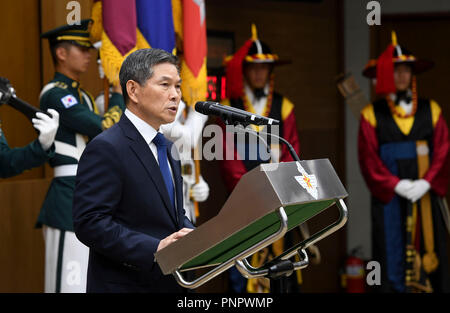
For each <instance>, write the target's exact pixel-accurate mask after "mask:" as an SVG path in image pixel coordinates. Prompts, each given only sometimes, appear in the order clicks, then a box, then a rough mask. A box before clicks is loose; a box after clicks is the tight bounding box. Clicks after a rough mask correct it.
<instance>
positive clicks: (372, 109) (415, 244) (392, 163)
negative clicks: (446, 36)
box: [358, 32, 450, 292]
mask: <svg viewBox="0 0 450 313" xmlns="http://www.w3.org/2000/svg"><path fill="white" fill-rule="evenodd" d="M432 65H433V63H432V62H430V61H427V60H423V59H418V58H416V57H415V56H414V55H413V54H411V53H410V52H409V51H408V50H406V49H405V47H403V46H400V45H399V44H398V43H397V36H396V35H395V33H394V32H393V33H392V43H391V44H390V45H389V46H388V48H387V49H386V50H385V51H384V52H383V53H382V54H381V56H380V57H379V58H378V59H376V60H371V61H369V63H368V64H367V66H366V68H365V69H364V71H363V75H364V76H366V77H368V78H371V79H375V78H376V94H377V95H378V96H379V97H378V99H377V100H376V101H374V102H373V103H372V104H369V105H367V106H366V107H365V108H364V109H363V110H362V111H361V118H360V128H359V136H358V154H359V163H360V167H361V172H362V174H363V176H364V179H365V180H366V183H367V186H368V187H369V190H370V192H371V194H372V199H371V200H372V201H371V204H372V213H371V214H372V242H373V243H372V250H373V260H376V261H378V262H380V264H381V285H380V287H378V288H379V290H377V291H381V292H432V291H435V292H449V291H450V274H449V260H448V255H447V236H446V235H447V234H446V229H445V228H446V226H445V223H444V220H445V216H446V214H445V213H444V212H445V208H444V203H443V201H442V198H443V197H444V196H445V194H446V192H447V187H448V181H449V178H450V175H449V169H448V155H449V149H450V146H449V137H448V127H447V124H446V122H445V120H444V118H443V115H442V111H441V107H440V106H439V105H438V104H437V103H436V102H435V101H434V100H430V99H425V98H419V97H418V93H417V86H416V77H415V75H417V74H420V73H423V72H425V71H426V70H428V69H430V68H431V67H432ZM447 210H448V209H447ZM447 217H448V215H447Z"/></svg>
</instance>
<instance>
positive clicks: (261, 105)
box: [244, 84, 269, 115]
mask: <svg viewBox="0 0 450 313" xmlns="http://www.w3.org/2000/svg"><path fill="white" fill-rule="evenodd" d="M244 90H245V94H246V96H247V98H248V100H249V101H250V102H251V103H252V105H253V108H254V109H255V113H256V114H258V115H262V114H263V113H264V112H263V111H264V109H265V107H266V102H267V96H264V97H261V98H259V99H258V100H256V98H255V94H254V93H253V90H252V89H251V88H250V86H249V85H247V84H245V86H244ZM264 93H265V94H266V95H267V94H269V84H266V86H265V87H264Z"/></svg>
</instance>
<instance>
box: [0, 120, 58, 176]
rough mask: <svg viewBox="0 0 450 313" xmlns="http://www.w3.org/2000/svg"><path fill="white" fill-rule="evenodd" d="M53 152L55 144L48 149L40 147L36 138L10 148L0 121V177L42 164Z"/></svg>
mask: <svg viewBox="0 0 450 313" xmlns="http://www.w3.org/2000/svg"><path fill="white" fill-rule="evenodd" d="M54 154H55V146H54V145H52V147H51V148H50V149H49V150H48V151H44V150H43V149H42V146H41V144H40V143H39V140H38V139H36V140H34V141H33V142H31V143H30V144H28V145H27V146H25V147H21V148H10V147H9V145H8V142H7V141H6V138H5V136H4V135H3V131H2V128H1V123H0V177H1V178H6V177H11V176H15V175H19V174H20V173H22V172H23V171H25V170H28V169H31V168H33V167H37V166H41V165H43V164H44V163H45V162H46V161H47V160H48V159H49V158H51V157H53V156H54Z"/></svg>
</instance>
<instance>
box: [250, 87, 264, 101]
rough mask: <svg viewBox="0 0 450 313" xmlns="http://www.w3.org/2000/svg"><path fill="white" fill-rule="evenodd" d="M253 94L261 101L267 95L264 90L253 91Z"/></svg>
mask: <svg viewBox="0 0 450 313" xmlns="http://www.w3.org/2000/svg"><path fill="white" fill-rule="evenodd" d="M253 94H254V95H255V99H256V100H259V99H261V98H262V97H266V96H267V95H266V93H265V92H264V88H256V89H255V90H253Z"/></svg>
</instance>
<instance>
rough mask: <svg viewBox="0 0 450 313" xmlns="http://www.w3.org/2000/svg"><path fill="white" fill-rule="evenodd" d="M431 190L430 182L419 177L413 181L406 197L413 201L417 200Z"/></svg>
mask: <svg viewBox="0 0 450 313" xmlns="http://www.w3.org/2000/svg"><path fill="white" fill-rule="evenodd" d="M428 190H430V183H429V182H427V181H426V180H425V179H418V180H415V181H413V182H412V188H411V189H409V190H408V191H407V194H406V198H408V199H409V200H411V202H413V203H414V202H416V201H417V200H419V199H420V198H422V197H423V195H424V194H426V193H427V192H428Z"/></svg>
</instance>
